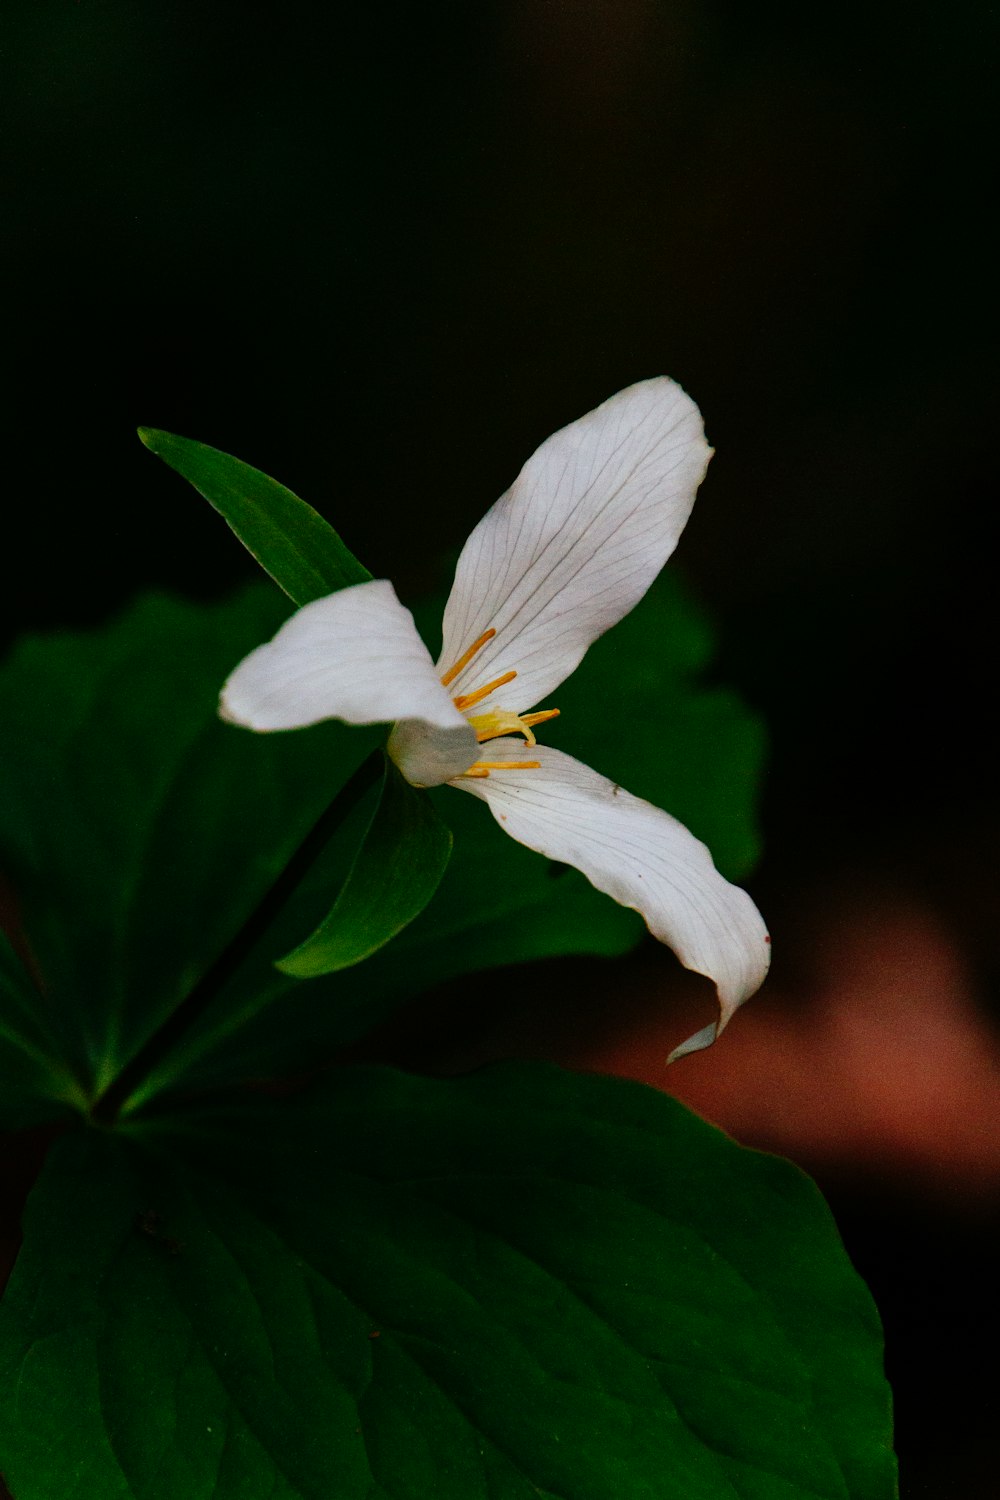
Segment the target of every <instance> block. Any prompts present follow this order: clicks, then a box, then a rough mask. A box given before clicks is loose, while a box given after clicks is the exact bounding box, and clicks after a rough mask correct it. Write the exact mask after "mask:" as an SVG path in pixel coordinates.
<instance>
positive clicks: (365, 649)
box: [219, 579, 478, 785]
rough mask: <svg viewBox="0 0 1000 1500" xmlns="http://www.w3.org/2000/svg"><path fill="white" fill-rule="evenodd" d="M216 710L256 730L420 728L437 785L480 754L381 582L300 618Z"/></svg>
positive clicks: (248, 661) (238, 676) (321, 602)
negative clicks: (410, 722) (333, 722)
mask: <svg viewBox="0 0 1000 1500" xmlns="http://www.w3.org/2000/svg"><path fill="white" fill-rule="evenodd" d="M219 712H220V713H221V715H222V717H223V718H224V719H228V720H229V721H230V722H231V723H234V724H242V725H244V726H245V727H246V728H248V729H257V730H271V729H300V728H303V727H305V726H306V725H307V724H318V723H319V722H320V720H322V719H343V720H344V721H345V722H346V723H348V724H381V723H390V722H391V721H392V720H394V719H416V720H420V721H421V722H422V723H424V724H426V725H428V726H430V727H431V728H432V729H433V731H434V755H433V757H432V763H433V767H434V770H435V772H436V771H440V772H441V774H440V775H439V776H438V777H437V780H440V781H444V780H446V779H447V778H448V777H449V776H456V775H458V774H459V772H461V771H464V770H465V768H466V767H467V766H469V765H471V764H472V762H473V761H474V760H475V758H476V755H477V753H478V746H477V744H476V737H475V734H474V733H473V731H472V730H471V729H470V727H469V725H468V723H467V722H466V720H465V718H464V717H463V716H462V714H460V713H459V712H458V710H457V709H456V707H455V705H454V704H453V703H452V701H451V697H450V695H449V694H448V692H447V691H446V690H445V689H444V688H443V687H442V686H441V683H440V680H439V678H438V674H437V672H436V670H435V668H434V664H433V662H432V660H431V655H430V652H429V651H428V650H427V647H426V646H425V645H424V643H423V641H422V640H421V639H420V636H419V635H418V634H417V628H416V626H415V625H414V623H413V616H412V615H411V614H410V611H409V610H408V609H404V607H403V605H402V604H400V602H399V600H398V599H397V598H396V594H395V591H394V589H393V587H392V584H391V583H388V582H387V581H386V580H385V579H375V580H373V581H372V582H371V583H359V584H355V585H354V586H353V587H352V588H346V589H341V590H340V591H339V592H338V593H336V594H329V595H327V596H326V598H324V599H316V600H314V601H313V602H312V603H311V604H306V605H305V606H304V607H303V608H302V609H300V610H297V611H296V613H295V614H294V615H292V616H291V617H290V619H288V620H286V621H285V623H284V625H282V627H281V629H280V630H279V631H278V633H277V635H276V636H275V637H274V639H273V640H272V641H269V642H268V643H267V645H264V646H258V648H257V650H256V651H252V652H251V653H250V655H249V656H248V657H246V658H245V659H244V660H243V661H241V662H240V664H239V666H238V667H237V668H236V670H235V671H234V672H233V673H232V675H231V676H230V678H229V680H228V681H227V682H226V684H225V686H224V687H223V689H222V699H221V703H220V708H219ZM401 769H403V768H402V767H401ZM403 774H404V775H406V774H407V772H406V770H405V769H403ZM424 784H425V785H431V784H434V783H432V782H427V783H424Z"/></svg>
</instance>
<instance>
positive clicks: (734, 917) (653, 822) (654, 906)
mask: <svg viewBox="0 0 1000 1500" xmlns="http://www.w3.org/2000/svg"><path fill="white" fill-rule="evenodd" d="M487 750H488V751H489V756H488V758H489V760H491V761H540V762H541V766H540V767H539V769H537V770H528V769H518V770H515V771H491V772H490V774H489V776H488V777H483V778H481V779H479V778H476V779H471V778H464V779H459V780H457V781H456V782H454V785H455V786H457V787H461V788H462V789H463V790H464V791H467V792H471V793H472V794H473V796H476V797H481V798H482V799H483V800H484V801H485V802H487V803H488V804H489V807H490V811H491V812H492V813H493V816H494V817H495V818H496V819H497V821H498V822H499V824H500V826H501V828H503V829H504V831H505V832H506V833H509V834H510V836H511V838H514V839H517V841H518V843H521V844H527V846H528V848H529V849H535V850H537V851H538V853H539V854H544V855H546V856H547V857H548V858H549V859H556V860H560V861H561V862H562V863H564V864H568V865H574V866H575V867H576V868H577V869H578V870H582V872H583V874H584V875H586V877H587V879H588V880H589V881H590V882H591V884H592V885H595V886H596V887H597V889H598V890H599V891H604V892H606V893H607V895H609V896H612V897H614V899H615V900H616V901H618V902H620V903H621V904H622V906H631V907H634V908H635V910H636V911H638V912H639V914H640V915H641V916H642V917H643V919H644V920H645V922H646V925H647V927H648V928H649V930H650V932H651V933H652V934H653V936H654V937H655V938H658V939H659V940H660V942H661V943H666V944H667V946H668V947H670V948H672V949H673V950H674V952H675V953H676V954H677V957H678V958H679V959H680V961H681V963H682V964H683V965H684V967H685V968H687V969H693V970H694V971H695V973H697V974H705V975H707V976H708V978H709V979H712V980H714V982H715V985H716V988H717V990H718V994H719V1007H720V1014H719V1020H718V1022H716V1023H713V1024H712V1025H711V1026H708V1027H706V1028H705V1030H704V1031H700V1032H698V1033H697V1035H696V1036H693V1037H690V1038H689V1039H688V1040H687V1041H686V1042H684V1043H682V1045H681V1046H680V1047H678V1048H676V1050H675V1051H674V1052H672V1053H671V1061H673V1060H674V1059H675V1058H677V1057H682V1056H683V1055H684V1054H685V1053H687V1052H696V1051H699V1050H700V1049H701V1048H703V1047H708V1046H710V1045H711V1043H712V1042H713V1041H715V1039H716V1037H717V1036H719V1035H720V1033H721V1032H722V1030H723V1028H724V1027H725V1025H726V1023H727V1022H728V1021H729V1019H730V1017H731V1016H732V1014H733V1012H734V1011H735V1010H736V1009H737V1007H738V1006H740V1005H742V1003H743V1001H744V1000H748V999H749V998H750V996H751V995H752V994H753V993H754V992H755V990H757V989H758V988H759V987H760V985H761V984H762V983H763V980H764V976H765V975H766V973H767V968H768V964H769V962H770V957H771V949H770V944H769V939H768V936H767V929H766V928H765V926H764V922H763V919H762V917H761V915H760V912H759V911H758V910H757V908H756V906H754V904H753V902H752V901H751V900H750V897H749V896H748V895H747V893H746V892H745V891H741V890H740V889H739V887H738V886H735V885H730V884H729V882H728V880H724V879H723V878H722V876H721V875H720V874H719V872H718V870H717V869H716V868H715V866H714V864H713V863H712V856H711V855H710V854H709V852H708V850H707V849H706V848H705V845H704V844H702V843H700V842H699V840H698V839H696V838H695V837H694V835H693V834H691V833H689V832H688V830H687V829H686V828H685V827H684V825H683V824H682V823H678V821H677V819H676V818H672V817H671V816H670V814H669V813H665V812H662V811H661V810H660V809H659V808H658V807H654V806H653V805H652V803H651V802H644V801H642V800H641V799H640V798H639V797H633V796H632V794H631V793H630V792H626V791H625V790H624V789H623V788H622V787H620V786H616V785H615V784H614V782H611V781H608V780H607V778H606V777H604V776H599V775H598V773H597V772H596V771H592V770H591V769H590V767H589V766H585V765H583V764H581V762H580V761H578V760H574V759H573V758H572V756H569V755H564V754H563V753H562V751H561V750H553V749H551V748H550V747H549V746H547V745H534V746H530V747H529V746H527V745H525V744H523V743H522V741H520V740H515V739H502V740H491V741H490V743H489V745H488V746H484V747H483V759H486V758H487V756H486V753H485V752H486V751H487Z"/></svg>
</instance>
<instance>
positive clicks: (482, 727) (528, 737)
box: [459, 705, 559, 745]
mask: <svg viewBox="0 0 1000 1500" xmlns="http://www.w3.org/2000/svg"><path fill="white" fill-rule="evenodd" d="M459 706H461V705H459ZM558 712H559V710H558V708H546V709H542V710H541V712H540V713H537V714H515V713H511V711H510V709H507V708H491V709H490V711H489V713H486V714H474V715H473V716H472V717H471V718H470V719H469V723H470V724H471V725H472V727H473V729H474V730H475V731H476V739H477V740H478V741H479V743H480V744H482V743H483V741H484V740H495V739H497V738H498V736H499V735H501V734H523V735H524V742H525V744H526V745H533V744H534V743H535V736H534V735H533V734H532V732H531V728H532V725H533V724H544V723H545V721H546V719H554V718H555V717H556V715H557V714H558Z"/></svg>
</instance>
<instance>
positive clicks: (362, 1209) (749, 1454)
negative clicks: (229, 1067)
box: [0, 1066, 895, 1500]
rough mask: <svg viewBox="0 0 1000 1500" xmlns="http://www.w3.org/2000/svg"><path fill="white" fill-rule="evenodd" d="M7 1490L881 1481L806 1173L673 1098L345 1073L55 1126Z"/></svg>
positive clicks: (312, 1496)
mask: <svg viewBox="0 0 1000 1500" xmlns="http://www.w3.org/2000/svg"><path fill="white" fill-rule="evenodd" d="M0 1407H2V1411H3V1417H4V1420H3V1421H0V1432H2V1434H3V1435H2V1438H0V1466H2V1468H3V1470H4V1472H5V1474H6V1476H7V1480H8V1483H9V1484H10V1486H11V1489H12V1492H13V1494H14V1496H15V1497H16V1500H52V1497H53V1496H59V1497H61V1500H62V1497H66V1500H330V1497H331V1496H333V1495H335V1496H336V1500H374V1497H385V1500H388V1497H390V1496H391V1497H392V1500H427V1497H429V1496H433V1497H434V1500H537V1496H539V1495H543V1496H546V1497H549V1500H556V1497H558V1500H661V1497H664V1496H667V1495H669V1496H678V1497H683V1500H735V1497H736V1496H739V1497H740V1500H890V1497H892V1496H893V1495H894V1494H895V1478H894V1475H895V1469H894V1463H893V1459H892V1456H891V1452H890V1449H889V1395H888V1390H887V1387H886V1385H885V1381H884V1378H883V1375H882V1370H881V1340H880V1331H879V1326H878V1319H877V1315H876V1313H875V1311H874V1308H873V1306H872V1303H871V1300H870V1298H869V1296H868V1294H867V1292H866V1290H865V1288H864V1286H863V1285H862V1283H861V1282H860V1281H859V1279H858V1278H857V1276H856V1275H855V1273H854V1272H853V1270H852V1268H851V1266H850V1264H849V1262H848V1260H847V1257H846V1255H845V1254H844V1251H843V1249H842V1247H841V1245H840V1243H839V1240H838V1237H837V1234H836V1230H835V1228H834V1225H833V1223H832V1220H831V1218H830V1215H829V1213H828V1211H827V1209H826V1207H825V1205H824V1204H823V1202H822V1200H821V1198H820V1196H819V1194H818V1193H817V1192H816V1190H815V1188H814V1187H813V1186H812V1184H811V1183H809V1182H808V1180H807V1179H806V1178H805V1177H803V1176H802V1174H801V1173H799V1172H798V1171H797V1170H796V1169H795V1168H793V1167H791V1166H790V1165H788V1164H787V1163H785V1162H781V1161H778V1160H777V1159H775V1158H772V1157H767V1156H761V1155H757V1154H755V1153H751V1152H748V1151H744V1150H742V1149H740V1148H739V1147H737V1146H736V1145H734V1144H733V1143H732V1142H731V1141H729V1140H727V1139H726V1138H725V1137H724V1136H723V1135H721V1133H719V1132H718V1131H715V1130H714V1129H712V1128H711V1127H710V1126H708V1125H706V1124H704V1123H703V1122H702V1121H700V1120H698V1119H697V1118H696V1117H694V1116H693V1115H691V1114H689V1113H688V1112H687V1111H685V1110H684V1109H683V1108H682V1107H681V1106H679V1105H678V1104H676V1103H675V1102H674V1101H672V1100H670V1099H668V1098H666V1097H664V1096H662V1095H658V1094H656V1093H654V1092H653V1091H651V1090H646V1089H643V1088H641V1087H639V1086H637V1085H632V1084H625V1083H621V1082H618V1081H615V1080H610V1079H600V1078H578V1077H573V1076H572V1075H568V1074H564V1073H561V1072H559V1071H558V1070H556V1069H551V1068H542V1067H523V1066H520V1067H516V1066H505V1067H501V1068H498V1069H491V1070H489V1071H488V1072H485V1073H480V1074H478V1075H476V1076H474V1077H471V1078H468V1079H463V1080H458V1081H448V1082H440V1081H432V1080H426V1079H419V1078H413V1077H406V1076H404V1075H401V1074H397V1073H393V1072H390V1071H388V1070H357V1071H356V1070H347V1071H345V1072H342V1073H340V1074H338V1075H334V1076H333V1077H332V1078H331V1079H330V1080H329V1081H328V1083H327V1084H326V1085H325V1087H324V1088H323V1089H321V1090H318V1091H315V1092H312V1093H311V1094H309V1095H307V1096H303V1097H299V1098H296V1099H291V1100H284V1101H282V1102H281V1103H280V1104H278V1103H274V1102H261V1103H257V1104H255V1105H253V1106H250V1107H247V1108H245V1109H238V1110H233V1111H230V1112H225V1113H222V1112H219V1113H203V1114H201V1115H199V1116H196V1117H192V1118H190V1119H189V1120H188V1121H187V1123H186V1124H184V1123H180V1122H179V1123H178V1125H177V1126H176V1127H175V1128H174V1130H173V1131H170V1130H167V1129H162V1130H157V1131H155V1132H154V1131H150V1130H147V1131H146V1132H144V1133H143V1134H142V1135H141V1136H139V1137H138V1138H136V1139H129V1138H128V1137H124V1138H123V1137H121V1136H119V1137H115V1136H114V1135H108V1134H103V1135H98V1134H96V1133H93V1134H84V1133H82V1132H81V1133H79V1134H78V1135H75V1136H73V1137H69V1138H64V1139H63V1140H61V1141H60V1142H58V1143H57V1145H56V1147H55V1148H54V1150H53V1152H52V1154H51V1156H50V1159H49V1161H48V1163H47V1165H46V1168H45V1170H44V1172H43V1175H42V1178H41V1180H40V1182H39V1183H38V1185H37V1187H36V1188H35V1190H34V1192H33V1194H32V1198H31V1201H30V1204H29V1208H28V1212H27V1216H26V1224H25V1245H24V1249H23V1251H22V1254H21V1257H20V1259H19V1262H18V1264H17V1267H16V1269H15V1273H14V1276H13V1279H12V1281H11V1284H10V1288H9V1291H8V1294H7V1298H6V1301H5V1304H4V1308H3V1310H2V1313H0Z"/></svg>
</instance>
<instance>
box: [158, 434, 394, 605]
mask: <svg viewBox="0 0 1000 1500" xmlns="http://www.w3.org/2000/svg"><path fill="white" fill-rule="evenodd" d="M139 436H140V438H141V439H142V441H143V442H144V443H145V445H146V447H147V448H149V449H150V451H151V452H152V453H155V454H156V455H157V456H158V457H159V458H162V459H163V461H164V462H165V463H168V464H169V465H170V467H171V468H172V469H176V470H177V472H178V474H183V476H184V478H185V479H187V480H188V481H189V482H190V483H191V484H193V485H194V487H195V489H196V490H197V491H198V492H199V494H202V495H204V497H205V499H206V500H207V501H208V502H209V504H210V505H214V506H215V509H216V510H217V511H218V512H219V513H220V515H222V516H224V517H225V519H226V520H227V521H228V522H229V525H230V526H231V527H232V529H233V531H235V533H236V535H237V536H238V537H239V539H240V541H241V542H242V543H243V545H244V547H246V548H247V550H248V551H249V552H251V553H252V554H253V556H254V557H255V558H256V559H257V561H258V562H259V563H260V565H261V567H262V568H263V569H264V570H265V571H266V572H268V573H270V575H271V577H272V578H273V579H274V581H275V583H277V584H278V585H279V587H280V588H283V589H284V591H285V593H286V594H288V596H289V598H291V599H294V601H295V603H296V604H299V605H302V604H309V603H311V602H312V600H313V599H321V598H323V596H324V595H326V594H333V593H336V591H337V590H338V589H343V588H347V587H348V585H349V584H352V583H367V582H368V580H369V579H370V578H371V576H372V575H371V574H370V573H369V572H368V569H367V568H365V567H364V566H363V565H362V564H361V563H360V562H358V559H357V558H356V557H355V556H354V554H353V552H351V551H350V550H349V549H348V548H347V547H346V546H345V545H344V543H343V542H342V541H341V539H340V537H339V536H338V535H337V533H336V531H334V529H333V527H332V526H331V525H330V524H329V522H328V521H325V520H324V519H323V517H322V516H321V515H320V514H319V512H318V511H315V510H313V508H312V506H311V505H308V504H307V503H306V502H305V500H300V499H299V497H298V495H294V494H293V493H292V491H291V490H289V489H286V488H285V486H284V485H283V484H279V483H278V481H277V480H276V479H271V478H269V476H268V475H267V474H262V473H261V471H260V470H259V469H254V468H252V467H251V466H250V464H245V463H243V462H242V460H241V459H238V458H233V457H232V455H231V454H229V453H223V452H221V450H220V449H218V448H210V447H209V446H208V444H207V443H196V442H195V441H194V440H193V439H192V438H183V437H177V436H175V434H174V433H172V432H160V431H159V430H158V429H156V428H155V427H140V428H139Z"/></svg>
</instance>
